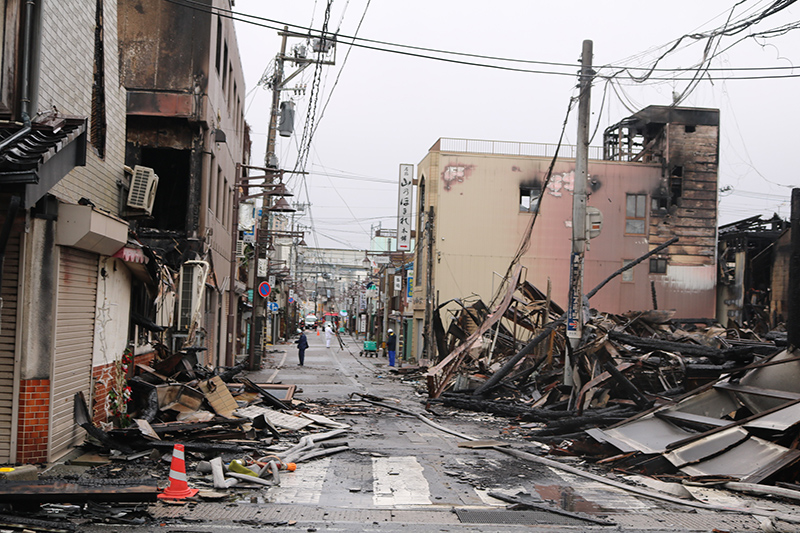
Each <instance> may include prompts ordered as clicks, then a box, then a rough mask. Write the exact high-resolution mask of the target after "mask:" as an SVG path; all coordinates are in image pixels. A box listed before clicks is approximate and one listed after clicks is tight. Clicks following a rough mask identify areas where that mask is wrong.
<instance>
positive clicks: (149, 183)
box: [128, 165, 158, 215]
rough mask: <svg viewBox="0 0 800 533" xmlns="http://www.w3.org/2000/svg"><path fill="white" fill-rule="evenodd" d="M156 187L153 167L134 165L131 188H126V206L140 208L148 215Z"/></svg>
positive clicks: (153, 200) (151, 208)
mask: <svg viewBox="0 0 800 533" xmlns="http://www.w3.org/2000/svg"><path fill="white" fill-rule="evenodd" d="M157 187H158V176H157V175H156V173H155V172H154V171H153V169H152V168H149V167H141V166H139V165H136V167H134V169H133V177H132V178H131V188H130V189H129V190H128V207H133V208H135V209H142V210H144V211H145V212H146V213H147V214H148V215H149V214H150V213H152V212H153V203H154V202H155V201H156V188H157Z"/></svg>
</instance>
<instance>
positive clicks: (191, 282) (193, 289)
mask: <svg viewBox="0 0 800 533" xmlns="http://www.w3.org/2000/svg"><path fill="white" fill-rule="evenodd" d="M208 271H209V265H208V263H207V262H205V261H186V262H185V263H184V264H183V266H181V279H180V281H179V283H178V292H179V296H178V324H177V326H178V330H179V331H186V330H188V329H190V328H191V327H192V324H194V322H196V321H197V320H199V318H200V311H201V309H202V305H203V295H204V294H205V290H206V278H207V277H208Z"/></svg>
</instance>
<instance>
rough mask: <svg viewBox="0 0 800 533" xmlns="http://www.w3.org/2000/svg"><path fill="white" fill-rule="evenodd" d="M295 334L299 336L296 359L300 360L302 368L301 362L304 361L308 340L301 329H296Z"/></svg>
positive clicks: (301, 363)
mask: <svg viewBox="0 0 800 533" xmlns="http://www.w3.org/2000/svg"><path fill="white" fill-rule="evenodd" d="M297 333H299V334H300V338H298V339H297V341H296V342H297V357H298V359H300V365H299V366H303V362H304V361H305V359H306V348H308V338H307V337H306V333H305V331H303V330H302V329H298V330H297Z"/></svg>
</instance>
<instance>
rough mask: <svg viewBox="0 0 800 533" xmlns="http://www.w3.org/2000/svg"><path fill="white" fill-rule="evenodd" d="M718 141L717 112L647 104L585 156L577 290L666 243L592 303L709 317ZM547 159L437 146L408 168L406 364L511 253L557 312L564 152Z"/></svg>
mask: <svg viewBox="0 0 800 533" xmlns="http://www.w3.org/2000/svg"><path fill="white" fill-rule="evenodd" d="M718 139H719V111H718V110H715V109H696V108H675V107H668V106H650V107H647V108H645V109H643V110H642V111H640V112H638V113H636V114H635V115H633V116H631V117H628V118H626V119H625V120H623V121H621V122H620V123H618V124H616V125H614V126H611V127H609V128H607V129H606V131H605V134H604V146H603V148H602V149H599V148H590V153H589V183H588V186H587V193H588V200H587V205H588V206H589V211H592V208H594V210H593V211H594V213H595V215H594V216H595V217H596V220H595V223H600V217H602V227H601V229H600V232H599V235H597V236H596V237H595V238H593V239H591V241H590V248H589V250H588V251H587V253H586V258H585V270H584V287H592V286H594V285H596V284H597V283H598V282H599V281H601V280H603V279H604V278H605V277H606V276H608V275H609V274H611V273H612V272H614V271H616V270H618V269H620V268H621V267H623V266H624V265H626V264H627V263H629V262H631V261H634V260H635V259H636V258H638V257H640V256H642V255H643V254H645V253H647V252H648V251H650V250H653V249H654V248H656V247H657V246H659V245H661V244H663V243H666V242H667V241H669V240H670V239H672V238H673V237H678V241H677V242H676V243H674V244H672V245H670V246H669V247H668V248H666V249H665V250H663V253H660V254H658V255H655V256H653V257H651V258H649V260H648V261H646V262H643V263H641V264H638V265H637V266H635V267H634V268H632V269H630V270H628V271H626V272H625V273H624V274H623V275H622V276H619V277H618V278H615V279H613V280H611V281H610V282H609V283H608V285H607V286H606V287H605V288H604V289H603V290H602V291H600V292H599V293H598V294H597V295H596V296H595V297H594V299H593V300H592V302H591V305H592V307H595V308H597V309H601V310H604V311H608V312H613V313H623V312H626V311H628V310H631V309H638V310H644V309H653V308H657V309H674V310H675V316H676V317H684V318H688V317H713V316H714V311H715V289H716V255H715V252H716V225H717V168H718V162H719V149H718ZM555 154H556V146H555V145H545V144H535V143H520V142H498V141H479V140H467V139H445V138H443V139H439V140H438V141H437V142H436V143H435V144H434V145H433V147H432V148H431V149H430V150H429V152H428V154H427V155H426V156H425V158H424V159H423V160H422V162H421V163H420V164H419V165H418V167H417V180H416V187H417V213H418V219H417V232H418V233H417V234H418V239H417V251H416V257H415V268H414V270H415V272H414V287H413V303H412V306H413V309H414V338H413V342H414V351H413V354H414V357H415V358H423V359H425V358H427V359H429V360H430V359H431V357H430V356H427V354H426V353H424V352H430V351H431V350H430V348H428V349H427V350H426V349H425V346H424V345H425V342H424V341H423V339H425V338H427V339H433V333H432V330H429V329H428V328H430V327H431V323H432V315H433V310H434V309H436V308H437V307H439V306H440V305H441V303H443V302H448V301H451V300H453V299H465V298H466V299H468V298H470V295H477V296H478V297H480V298H481V299H482V300H484V301H486V302H489V301H491V300H492V298H493V297H494V296H496V293H497V289H498V288H499V287H500V281H501V279H502V278H503V276H504V273H505V272H506V270H507V269H508V265H509V264H510V263H511V261H512V259H513V258H514V257H515V256H519V257H520V263H521V264H522V265H523V266H524V267H525V269H524V273H523V276H524V279H526V280H527V281H529V282H531V283H532V284H533V285H535V286H536V287H538V288H540V289H541V290H543V291H544V290H545V289H546V288H547V287H548V284H551V286H552V291H551V293H552V299H553V301H554V302H559V303H560V304H561V305H562V306H563V305H565V304H566V300H567V294H568V289H569V279H570V269H569V264H570V250H571V233H572V229H571V225H572V190H573V183H574V179H575V160H574V147H567V146H562V147H561V150H560V151H559V153H558V157H557V158H556V159H555V161H554V162H553V161H552V160H553V159H554V156H555ZM551 162H552V163H553V166H552V172H551V171H550V166H551ZM598 213H599V215H598ZM534 217H535V218H536V220H535V223H532V218H534ZM526 247H527V248H526ZM455 305H456V304H455V303H450V304H447V305H446V306H444V311H447V310H448V309H449V308H450V307H453V306H455ZM445 327H446V326H445ZM426 331H428V332H429V333H428V334H427V335H426ZM439 355H441V354H439ZM426 356H427V357H426Z"/></svg>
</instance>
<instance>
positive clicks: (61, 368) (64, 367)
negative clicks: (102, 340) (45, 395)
mask: <svg viewBox="0 0 800 533" xmlns="http://www.w3.org/2000/svg"><path fill="white" fill-rule="evenodd" d="M98 259H99V256H98V255H97V254H92V253H89V252H84V251H81V250H77V249H75V248H67V247H62V248H61V256H60V264H59V271H58V290H57V291H56V293H57V296H56V298H57V301H56V336H55V350H54V353H53V371H52V376H53V380H52V386H51V392H50V394H51V398H50V441H49V448H50V450H49V454H48V460H50V461H53V460H55V459H57V458H58V457H60V456H61V455H63V454H64V453H66V452H68V451H69V450H70V448H72V447H73V446H75V445H77V444H80V443H81V442H82V441H83V435H84V431H83V429H81V428H80V427H79V426H78V425H77V424H75V418H74V415H73V396H74V395H75V393H76V392H78V391H83V393H84V395H85V397H86V398H87V399H89V398H91V391H90V387H91V381H92V379H91V378H92V349H93V346H94V318H95V308H96V306H97V303H96V300H97V264H98V263H97V261H98Z"/></svg>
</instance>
